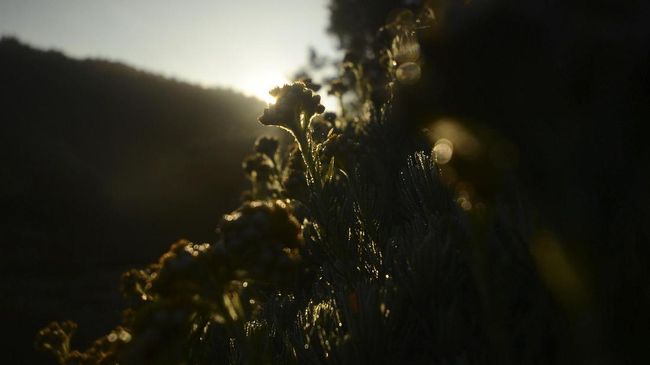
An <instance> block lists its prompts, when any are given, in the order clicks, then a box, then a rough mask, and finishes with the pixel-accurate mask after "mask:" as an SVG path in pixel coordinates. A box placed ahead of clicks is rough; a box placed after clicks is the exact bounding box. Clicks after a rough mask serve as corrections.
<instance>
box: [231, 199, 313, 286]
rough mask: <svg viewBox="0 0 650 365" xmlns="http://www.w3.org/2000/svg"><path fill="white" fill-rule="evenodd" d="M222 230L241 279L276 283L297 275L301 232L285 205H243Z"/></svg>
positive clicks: (282, 203) (256, 202) (280, 202)
mask: <svg viewBox="0 0 650 365" xmlns="http://www.w3.org/2000/svg"><path fill="white" fill-rule="evenodd" d="M219 230H220V232H221V235H222V241H223V244H224V248H225V250H226V253H227V255H228V258H229V259H230V260H231V262H232V263H233V265H234V266H235V267H237V268H238V270H240V275H239V276H240V278H242V279H249V280H254V281H257V282H262V283H264V282H266V283H276V284H277V283H281V282H287V281H288V280H290V279H291V278H290V277H291V276H292V275H295V274H297V271H298V270H299V268H300V263H301V256H300V248H301V247H302V245H303V240H302V232H301V227H300V224H299V223H298V221H297V220H296V218H295V217H294V216H293V214H292V213H291V211H290V209H289V207H288V205H287V204H286V203H285V202H283V201H281V200H275V201H252V202H247V203H244V205H243V206H241V207H240V208H239V209H237V210H236V211H234V212H232V213H231V214H227V215H225V216H224V217H223V219H222V221H221V224H220V226H219Z"/></svg>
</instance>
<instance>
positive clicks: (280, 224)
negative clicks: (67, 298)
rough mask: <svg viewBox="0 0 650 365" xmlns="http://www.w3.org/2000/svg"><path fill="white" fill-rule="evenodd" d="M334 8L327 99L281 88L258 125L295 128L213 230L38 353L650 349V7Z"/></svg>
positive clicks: (153, 358) (577, 354) (329, 360)
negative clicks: (106, 327)
mask: <svg viewBox="0 0 650 365" xmlns="http://www.w3.org/2000/svg"><path fill="white" fill-rule="evenodd" d="M331 4H332V18H331V28H330V31H331V32H332V33H333V34H335V35H336V36H338V37H339V39H340V40H341V45H342V47H343V48H344V49H346V50H348V51H349V52H348V53H347V55H346V57H345V59H344V60H342V61H341V62H340V63H339V66H340V74H338V75H335V76H334V78H332V79H328V80H324V81H325V82H324V84H325V87H326V88H327V89H329V90H330V91H331V92H332V93H333V94H335V95H336V96H339V97H340V100H341V102H342V112H341V113H339V114H338V115H336V114H332V113H325V114H323V113H322V112H323V108H322V106H321V105H320V104H319V98H318V97H317V96H315V95H314V94H313V91H315V90H316V89H318V86H317V85H315V84H314V83H313V82H311V81H304V82H297V83H294V84H292V85H285V86H282V87H279V88H277V89H275V90H273V91H272V94H273V95H274V96H275V97H276V98H277V103H276V104H275V105H273V106H270V107H269V108H267V109H266V110H264V113H263V115H262V116H261V117H260V118H259V121H260V122H261V123H262V124H265V125H268V126H275V127H280V128H281V129H284V130H285V131H286V132H289V133H290V135H291V136H292V137H293V139H294V142H293V143H290V144H289V145H286V146H285V145H281V144H280V145H279V144H278V142H277V141H276V140H275V139H272V138H263V139H260V140H258V141H257V143H256V144H255V146H254V148H253V149H252V154H251V155H250V156H249V157H247V158H246V159H245V162H244V165H243V167H244V172H245V174H246V176H247V178H248V181H249V183H248V185H247V186H248V190H247V191H246V192H245V193H244V194H243V195H242V203H241V206H240V207H239V208H238V209H236V210H234V211H232V212H231V213H230V214H227V215H224V216H223V218H222V219H221V221H220V222H219V224H218V229H217V235H216V236H215V237H213V238H210V237H208V238H207V239H205V238H204V236H201V235H200V233H195V232H193V231H189V232H190V234H182V233H181V234H179V236H186V237H189V238H190V239H192V240H193V241H195V242H197V243H196V244H195V243H191V242H189V241H177V242H176V243H175V244H173V245H172V246H171V247H170V248H169V250H168V252H166V253H165V254H164V255H162V256H161V257H160V258H159V259H158V260H157V261H155V262H154V263H153V264H150V265H148V266H140V267H139V268H136V269H133V270H130V271H128V272H127V273H126V274H125V275H124V276H123V278H122V293H123V294H124V296H125V298H126V304H127V310H125V311H124V312H123V313H122V317H121V321H120V322H119V323H120V325H119V326H117V327H115V328H114V329H113V330H112V331H109V332H108V334H107V335H105V336H103V337H100V338H99V339H98V340H97V341H96V342H94V343H93V344H92V345H91V346H90V347H88V348H87V349H86V350H85V351H79V350H74V349H73V348H83V347H84V346H78V344H76V343H74V341H73V343H72V345H73V346H72V348H71V347H70V340H71V338H72V335H73V333H74V332H75V328H76V326H75V325H74V324H72V323H70V322H58V323H52V324H50V325H49V326H48V327H46V328H44V329H43V330H42V331H40V332H39V334H38V339H37V347H38V348H40V349H44V350H48V351H50V352H51V353H52V354H53V355H55V357H57V358H58V360H59V362H61V363H63V364H77V363H83V364H114V363H117V362H119V363H126V364H144V363H147V364H170V365H171V364H179V363H185V364H213V363H214V364H251V365H252V364H271V363H273V364H394V363H405V364H458V365H460V364H492V363H495V364H646V363H649V362H650V355H649V353H648V351H647V349H646V348H645V342H646V341H647V339H648V338H649V336H650V334H649V330H648V328H650V327H649V326H648V325H649V324H650V316H649V315H648V311H647V308H649V306H650V285H649V282H650V272H649V271H648V270H649V269H648V267H649V266H648V265H647V262H648V259H649V258H650V246H649V245H650V231H649V230H648V227H649V224H650V215H649V209H648V207H650V197H649V191H648V186H650V180H649V171H648V168H647V166H649V165H650V153H649V146H648V137H647V134H646V133H645V132H644V131H645V129H646V128H645V124H646V123H647V120H649V118H650V107H649V106H650V78H649V75H648V73H649V72H650V69H648V67H647V65H648V64H650V59H649V58H650V51H649V50H650V26H649V24H650V23H648V22H647V19H648V15H650V13H649V9H650V8H649V6H648V5H646V3H645V2H640V1H629V2H619V1H596V2H572V3H571V4H565V3H564V2H552V1H529V2H515V1H512V2H511V1H498V0H493V1H465V0H463V1H453V0H449V1H444V0H440V1H427V2H425V4H422V3H421V2H419V1H396V0H392V1H386V0H379V1H374V0H373V1H371V0H333V1H332V2H331ZM269 129H271V128H269ZM450 150H453V155H451V159H450V160H449V157H450V156H449V151H450ZM231 158H234V157H232V156H230V155H229V156H227V158H226V159H231ZM215 163H216V162H215ZM221 163H223V161H221ZM233 166H234V165H233ZM101 181H102V182H103V180H101ZM191 181H192V182H193V181H194V179H192V180H191ZM199 199H200V198H199ZM161 202H164V200H161ZM147 214H149V213H147ZM192 217H196V218H197V219H198V218H200V217H199V215H198V213H197V214H192ZM213 221H214V220H213ZM156 229H157V227H151V234H152V236H151V237H155V234H156V233H155V232H154V231H156ZM23 231H27V230H21V232H23ZM120 233H122V235H124V231H122V232H120ZM158 238H161V237H158ZM175 238H176V237H175ZM204 240H206V241H208V242H210V243H209V244H202V243H201V242H203V241H204ZM156 247H158V246H156ZM156 247H154V248H156ZM77 294H78V295H83V294H82V293H77ZM70 318H73V319H76V318H75V317H70ZM96 319H97V317H95V322H93V321H90V322H88V323H90V324H91V325H92V324H93V323H97V322H96ZM85 326H87V323H81V327H80V328H81V329H83V328H84V327H85Z"/></svg>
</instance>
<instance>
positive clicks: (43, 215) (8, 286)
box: [0, 38, 264, 364]
mask: <svg viewBox="0 0 650 365" xmlns="http://www.w3.org/2000/svg"><path fill="white" fill-rule="evenodd" d="M0 88H1V90H2V92H1V98H0V121H1V122H0V149H1V153H0V163H1V164H2V169H1V170H0V174H1V175H0V202H1V204H2V210H3V211H4V214H3V216H4V218H3V219H2V220H1V221H0V225H1V230H2V242H1V243H0V253H1V254H0V271H1V274H2V278H1V279H0V288H1V290H2V292H3V296H4V299H3V300H2V301H1V302H0V303H1V307H0V310H1V312H2V322H3V323H4V324H5V327H6V328H7V330H9V329H11V331H13V333H14V336H13V338H12V339H10V340H4V342H3V347H6V349H5V350H4V351H3V354H4V355H3V357H4V359H7V357H6V356H8V357H9V359H11V360H12V361H9V362H7V363H12V364H13V363H27V362H30V363H33V361H29V360H30V359H33V356H35V355H32V352H33V351H32V350H31V347H30V344H31V343H32V341H33V336H34V333H35V331H36V330H37V328H38V327H40V326H42V325H44V324H46V323H47V321H49V320H52V319H57V318H61V319H63V318H70V319H74V320H78V321H80V322H81V323H84V324H85V325H84V329H85V330H86V331H87V332H86V333H84V332H82V333H80V339H81V340H83V339H86V338H92V337H95V336H97V335H99V334H100V333H101V331H103V330H106V329H107V328H108V326H109V324H111V323H114V322H115V321H116V319H117V316H118V313H119V312H118V308H119V305H118V303H115V298H119V295H118V294H117V285H118V284H117V283H118V278H119V274H120V271H121V270H122V269H124V268H126V267H130V266H133V265H136V266H137V265H141V264H144V263H148V262H149V261H150V259H151V257H155V256H157V255H158V254H160V253H161V252H163V251H164V249H165V248H166V247H168V245H169V244H170V243H171V242H172V241H174V240H176V239H178V238H181V237H187V238H190V239H192V240H195V241H202V240H210V239H211V238H212V233H213V229H214V226H215V224H216V221H217V219H218V217H220V215H221V214H223V213H225V212H227V211H229V210H231V209H233V208H235V207H236V205H237V201H238V194H239V192H240V191H241V189H242V183H243V175H242V174H241V173H240V161H241V160H242V158H243V157H244V156H245V155H246V153H247V152H248V151H249V150H250V149H251V146H252V143H253V141H254V139H255V137H256V136H257V135H258V134H259V133H260V132H261V126H258V124H257V121H256V117H257V116H258V115H259V114H260V113H261V111H262V109H263V107H264V105H263V103H261V102H260V101H258V100H256V99H253V98H249V97H244V96H242V95H240V94H237V93H235V92H232V91H229V90H219V89H204V88H200V87H196V86H193V85H190V84H187V83H182V82H178V81H174V80H169V79H165V78H162V77H159V76H156V75H152V74H150V73H146V72H142V71H138V70H135V69H133V68H130V67H128V66H125V65H122V64H118V63H113V62H106V61H100V60H74V59H70V58H68V57H66V56H65V55H63V54H61V53H59V52H55V51H48V52H44V51H40V50H35V49H32V48H30V47H28V46H25V45H23V44H21V43H19V42H18V41H17V40H15V39H8V38H5V39H3V40H2V41H0ZM224 156H227V158H224ZM73 298H74V299H73ZM91 316H92V319H91ZM90 332H92V333H90ZM3 362H4V361H3Z"/></svg>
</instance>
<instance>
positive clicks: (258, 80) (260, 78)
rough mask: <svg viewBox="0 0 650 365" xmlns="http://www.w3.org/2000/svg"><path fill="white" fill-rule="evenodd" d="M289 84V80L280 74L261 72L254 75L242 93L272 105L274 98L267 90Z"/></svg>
mask: <svg viewBox="0 0 650 365" xmlns="http://www.w3.org/2000/svg"><path fill="white" fill-rule="evenodd" d="M289 82H290V81H289V79H288V78H287V77H286V76H285V75H283V74H282V73H281V72H261V73H259V74H257V75H256V77H255V78H254V80H252V82H251V83H250V84H248V85H246V86H247V87H246V88H245V89H244V92H245V93H247V94H249V95H251V96H254V97H256V98H258V99H261V100H263V101H264V102H266V103H268V104H273V103H275V98H274V97H272V96H271V95H269V90H271V89H273V88H274V87H276V86H282V85H284V84H288V83H289Z"/></svg>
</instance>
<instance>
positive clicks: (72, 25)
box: [0, 0, 336, 101]
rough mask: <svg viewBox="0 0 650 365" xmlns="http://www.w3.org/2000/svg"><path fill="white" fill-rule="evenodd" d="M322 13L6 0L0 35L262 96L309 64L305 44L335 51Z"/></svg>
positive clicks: (316, 7)
mask: <svg viewBox="0 0 650 365" xmlns="http://www.w3.org/2000/svg"><path fill="white" fill-rule="evenodd" d="M328 16H329V13H328V9H327V1H324V0H309V1H299V0H282V1H277V2H268V1H263V0H252V1H248V2H246V3H244V2H229V1H209V0H195V1H188V2H183V3H177V2H173V1H171V0H163V1H153V0H144V1H141V2H137V3H129V2H127V1H125V0H116V1H111V2H105V1H86V2H79V1H76V0H60V1H57V2H49V1H43V0H7V1H3V2H2V3H0V35H2V36H11V37H16V38H18V39H19V40H20V41H21V42H25V43H27V44H29V45H31V46H33V47H37V48H41V49H53V50H57V51H61V52H63V53H65V54H66V55H68V56H70V57H73V58H84V59H86V58H92V59H104V60H108V61H113V62H119V63H124V64H127V65H129V66H133V67H135V68H137V69H140V70H143V71H147V72H151V73H154V74H158V75H161V76H164V77H167V78H173V79H178V80H181V81H186V82H189V83H193V84H197V85H200V86H203V87H219V88H231V89H233V90H236V91H240V92H242V93H243V94H246V95H249V96H255V97H257V98H260V99H263V100H267V101H268V98H267V94H266V91H267V90H268V89H269V88H270V87H272V86H274V85H276V84H278V83H282V82H284V81H286V78H287V77H288V76H290V75H292V74H293V73H294V72H296V71H297V70H299V69H300V68H301V66H304V65H306V64H307V56H308V49H309V47H314V48H315V49H316V50H317V51H318V52H319V53H322V54H325V55H329V56H331V55H334V54H335V53H336V49H335V48H336V47H335V41H334V39H333V38H332V37H330V36H329V35H327V34H326V28H327V22H328ZM246 18H247V19H248V21H246V20H245V19H246ZM242 19H244V20H242ZM224 29H231V30H232V31H224ZM296 29H301V31H296Z"/></svg>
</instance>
